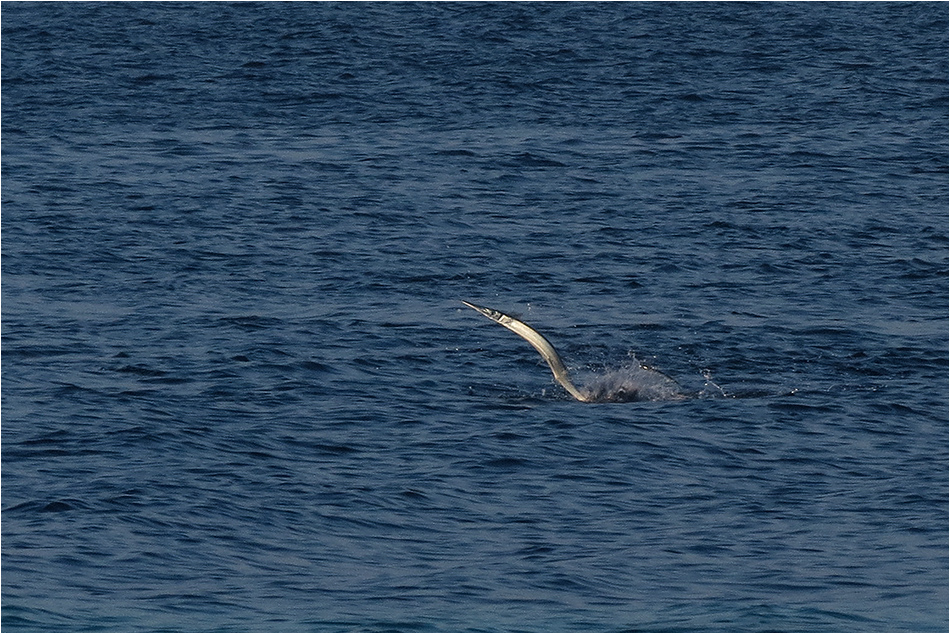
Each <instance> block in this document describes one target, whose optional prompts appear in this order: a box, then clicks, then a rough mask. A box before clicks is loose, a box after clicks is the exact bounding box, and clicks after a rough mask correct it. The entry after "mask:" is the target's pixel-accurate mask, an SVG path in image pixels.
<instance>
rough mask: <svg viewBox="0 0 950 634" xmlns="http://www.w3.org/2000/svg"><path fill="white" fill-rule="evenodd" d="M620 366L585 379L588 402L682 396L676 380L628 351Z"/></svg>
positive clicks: (624, 401) (620, 401) (660, 399)
mask: <svg viewBox="0 0 950 634" xmlns="http://www.w3.org/2000/svg"><path fill="white" fill-rule="evenodd" d="M630 359H631V360H630V362H628V363H627V364H626V365H624V366H623V367H620V368H617V369H614V370H608V371H606V372H603V373H601V374H598V375H596V376H594V377H592V378H591V379H590V380H588V381H587V384H586V386H585V388H584V391H585V393H586V394H587V395H588V397H589V398H590V399H591V401H592V402H597V403H626V402H630V401H673V400H681V399H684V398H686V395H685V394H684V393H683V391H682V389H681V388H680V386H679V384H678V383H677V382H676V381H675V380H673V379H672V378H670V377H668V376H667V375H665V374H663V373H662V372H660V371H659V370H656V369H654V368H651V367H650V366H648V365H646V364H645V363H642V362H641V361H639V360H638V359H637V358H636V357H634V356H633V355H630Z"/></svg>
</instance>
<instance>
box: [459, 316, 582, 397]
mask: <svg viewBox="0 0 950 634" xmlns="http://www.w3.org/2000/svg"><path fill="white" fill-rule="evenodd" d="M462 303H463V304H465V305H466V306H468V307H469V308H472V309H475V310H477V311H478V312H480V313H481V314H483V315H485V316H486V317H488V318H489V319H491V320H492V321H494V322H495V323H498V324H501V325H502V326H504V327H505V328H507V329H508V330H510V331H511V332H513V333H515V334H516V335H518V336H520V337H521V338H523V339H524V340H525V341H527V342H528V343H530V344H531V345H532V346H534V349H535V350H537V351H538V352H539V353H541V356H542V357H544V360H545V361H547V362H548V365H549V366H550V367H551V372H553V373H554V380H555V381H557V382H558V383H559V384H560V385H561V387H563V388H564V389H565V390H567V391H568V392H570V394H571V396H573V397H574V398H576V399H577V400H579V401H582V402H584V403H589V402H591V399H590V397H589V396H588V395H587V394H586V393H585V392H583V391H581V390H579V389H577V387H576V386H575V385H574V384H573V383H571V379H570V377H569V376H568V374H567V368H566V367H565V366H564V362H563V361H561V357H560V356H559V355H558V353H557V351H556V350H555V349H554V346H552V345H551V342H550V341H548V340H547V339H545V338H544V337H543V336H542V335H541V333H539V332H538V331H537V330H535V329H534V328H532V327H531V326H529V325H528V324H526V323H524V322H523V321H518V320H517V319H515V318H514V317H512V316H511V315H506V314H505V313H503V312H501V311H500V310H495V309H494V308H484V307H482V306H476V305H475V304H470V303H468V302H466V301H464V300H463V301H462Z"/></svg>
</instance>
